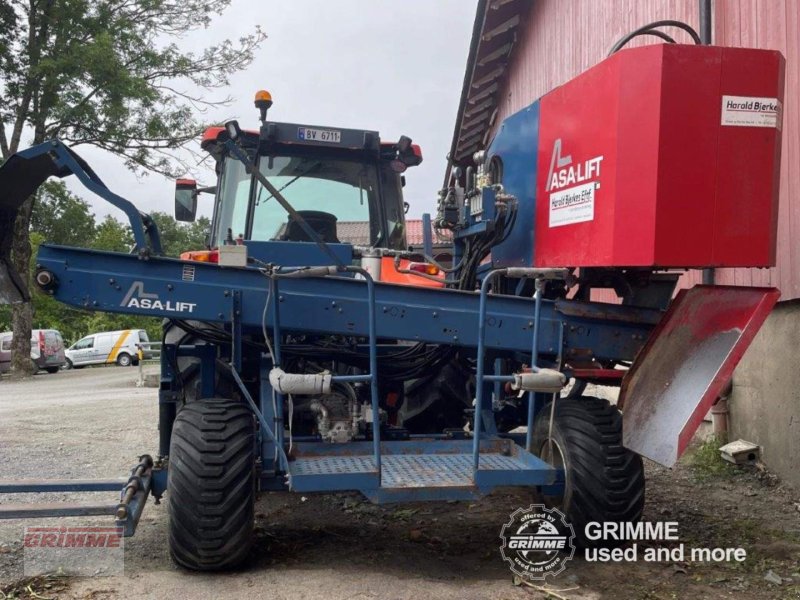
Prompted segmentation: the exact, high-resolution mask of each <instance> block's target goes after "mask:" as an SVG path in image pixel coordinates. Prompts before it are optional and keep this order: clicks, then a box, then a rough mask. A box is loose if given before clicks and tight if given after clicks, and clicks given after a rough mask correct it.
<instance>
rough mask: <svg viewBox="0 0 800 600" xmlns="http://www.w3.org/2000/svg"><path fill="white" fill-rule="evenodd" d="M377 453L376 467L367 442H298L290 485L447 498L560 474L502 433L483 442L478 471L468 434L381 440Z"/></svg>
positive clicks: (543, 481) (387, 496)
mask: <svg viewBox="0 0 800 600" xmlns="http://www.w3.org/2000/svg"><path fill="white" fill-rule="evenodd" d="M381 457H382V461H381V471H380V473H378V470H377V469H376V465H375V459H374V456H373V454H372V444H371V442H353V443H350V444H345V445H341V446H335V445H321V444H299V445H298V447H297V452H296V454H295V455H294V459H293V460H291V461H290V463H289V473H288V480H289V487H290V489H292V490H294V491H300V492H302V491H319V490H321V489H322V490H325V491H333V490H356V491H360V492H362V493H364V494H365V495H366V496H367V497H369V498H370V499H371V500H373V501H375V502H381V501H397V498H399V497H401V496H402V497H413V498H415V499H421V500H424V499H431V500H450V499H462V498H465V497H476V496H480V495H483V494H486V493H488V492H490V491H491V490H492V489H493V488H494V487H497V486H499V485H529V486H538V485H549V484H553V483H556V481H557V479H558V475H559V471H557V470H556V469H553V468H551V467H550V466H549V465H547V464H546V463H544V462H543V461H541V460H539V459H538V458H537V457H535V456H533V455H532V454H530V453H528V452H526V451H525V450H523V449H522V448H521V447H520V446H518V445H517V444H515V443H514V442H513V441H512V440H509V439H500V438H492V439H487V440H485V441H482V442H481V452H480V462H479V465H478V470H477V471H476V470H475V467H474V455H473V453H472V441H470V440H439V439H419V440H412V441H405V442H383V443H381ZM406 492H407V493H406ZM420 492H423V493H422V494H421V493H420Z"/></svg>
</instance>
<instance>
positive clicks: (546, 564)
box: [500, 504, 575, 580]
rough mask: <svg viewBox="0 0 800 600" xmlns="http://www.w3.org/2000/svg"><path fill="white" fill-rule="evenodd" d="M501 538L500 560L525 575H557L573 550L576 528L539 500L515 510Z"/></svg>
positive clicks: (540, 578) (558, 512) (533, 576)
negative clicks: (539, 502) (537, 502)
mask: <svg viewBox="0 0 800 600" xmlns="http://www.w3.org/2000/svg"><path fill="white" fill-rule="evenodd" d="M500 539H501V540H502V541H503V545H502V546H500V553H501V554H502V556H503V560H504V561H506V562H507V563H509V565H511V570H512V571H513V572H514V573H515V574H516V575H519V576H520V577H524V578H525V579H539V580H542V579H544V578H545V577H547V576H548V575H558V574H559V573H561V571H563V570H564V568H565V567H566V564H567V562H568V561H569V560H570V559H571V558H572V556H573V555H574V554H575V543H574V540H575V531H574V530H573V529H572V525H570V524H569V523H567V520H566V518H565V517H564V513H562V512H561V511H560V510H558V509H556V508H547V507H545V506H543V505H541V504H531V505H530V506H529V507H528V508H519V509H517V510H515V511H514V512H513V513H512V514H511V520H510V521H509V522H508V523H506V524H505V525H503V529H502V530H501V531H500Z"/></svg>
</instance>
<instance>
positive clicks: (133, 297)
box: [119, 281, 197, 312]
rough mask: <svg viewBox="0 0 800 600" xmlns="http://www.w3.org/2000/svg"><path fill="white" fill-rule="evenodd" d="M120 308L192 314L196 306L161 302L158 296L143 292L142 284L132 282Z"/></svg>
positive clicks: (169, 301) (140, 282)
mask: <svg viewBox="0 0 800 600" xmlns="http://www.w3.org/2000/svg"><path fill="white" fill-rule="evenodd" d="M119 305H120V306H127V307H128V308H144V309H146V310H157V311H166V312H194V307H195V306H197V304H196V303H194V302H175V301H172V300H167V301H166V302H162V301H161V299H160V298H159V297H158V294H152V293H149V292H145V291H144V282H142V281H134V282H133V284H132V285H131V289H129V290H128V293H127V294H125V297H124V298H123V299H122V302H120V303H119Z"/></svg>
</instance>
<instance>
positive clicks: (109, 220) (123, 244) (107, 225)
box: [92, 215, 134, 252]
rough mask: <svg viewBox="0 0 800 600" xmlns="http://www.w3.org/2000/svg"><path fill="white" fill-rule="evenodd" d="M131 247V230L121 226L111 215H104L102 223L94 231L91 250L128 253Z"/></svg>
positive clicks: (132, 243)
mask: <svg viewBox="0 0 800 600" xmlns="http://www.w3.org/2000/svg"><path fill="white" fill-rule="evenodd" d="M133 245H134V242H133V234H132V233H131V228H130V227H129V226H127V225H123V224H122V223H120V222H119V221H117V220H116V219H115V218H114V217H112V216H111V215H106V218H105V219H103V222H102V223H100V224H99V225H98V226H97V227H96V229H95V236H94V242H93V243H92V248H96V249H97V250H110V251H112V252H128V251H129V250H130V249H131V248H132V247H133Z"/></svg>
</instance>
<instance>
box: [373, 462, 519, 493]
mask: <svg viewBox="0 0 800 600" xmlns="http://www.w3.org/2000/svg"><path fill="white" fill-rule="evenodd" d="M480 464H481V470H493V469H509V470H517V469H524V468H525V464H524V463H523V462H521V461H519V460H516V459H515V458H513V457H511V456H501V455H498V454H483V455H481V463H480ZM472 469H473V466H472V455H471V454H428V455H419V454H396V455H394V456H385V457H383V472H382V473H381V479H382V480H381V484H382V486H383V487H387V488H417V487H469V486H473V485H475V482H474V481H473V479H472Z"/></svg>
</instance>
